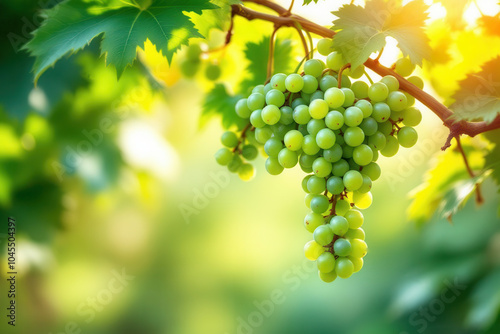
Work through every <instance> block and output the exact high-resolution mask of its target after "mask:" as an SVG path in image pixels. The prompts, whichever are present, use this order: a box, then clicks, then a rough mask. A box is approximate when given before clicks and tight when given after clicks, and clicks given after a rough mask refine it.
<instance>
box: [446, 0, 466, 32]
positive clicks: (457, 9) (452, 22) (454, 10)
mask: <svg viewBox="0 0 500 334" xmlns="http://www.w3.org/2000/svg"><path fill="white" fill-rule="evenodd" d="M438 1H439V2H441V4H442V5H443V7H444V8H446V22H447V24H448V25H449V26H450V27H451V28H453V29H460V28H462V27H463V26H464V20H463V15H464V11H465V9H466V8H467V6H468V5H469V4H470V2H471V0H438Z"/></svg>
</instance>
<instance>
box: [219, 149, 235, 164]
mask: <svg viewBox="0 0 500 334" xmlns="http://www.w3.org/2000/svg"><path fill="white" fill-rule="evenodd" d="M232 159H233V152H231V151H230V150H228V149H227V148H225V147H223V148H221V149H219V150H218V151H217V152H215V161H217V163H218V164H219V165H221V166H226V165H227V164H228V163H230V162H231V160H232Z"/></svg>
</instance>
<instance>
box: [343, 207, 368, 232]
mask: <svg viewBox="0 0 500 334" xmlns="http://www.w3.org/2000/svg"><path fill="white" fill-rule="evenodd" d="M344 217H345V219H347V221H348V222H349V228H350V229H357V228H360V227H361V226H362V225H363V220H364V217H363V214H362V213H361V212H359V211H358V210H355V209H351V210H349V211H347V212H346V214H345V215H344Z"/></svg>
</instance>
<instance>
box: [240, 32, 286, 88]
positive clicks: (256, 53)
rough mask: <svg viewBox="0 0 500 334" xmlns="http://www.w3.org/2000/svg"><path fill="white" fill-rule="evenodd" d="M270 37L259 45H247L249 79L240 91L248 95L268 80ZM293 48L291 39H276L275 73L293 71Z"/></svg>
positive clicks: (244, 82) (242, 83)
mask: <svg viewBox="0 0 500 334" xmlns="http://www.w3.org/2000/svg"><path fill="white" fill-rule="evenodd" d="M269 40H270V37H269V36H267V37H264V38H263V39H262V40H261V41H260V42H258V43H253V42H250V43H247V45H246V49H245V57H246V59H248V61H249V64H248V66H247V68H246V72H247V74H248V75H247V77H246V78H245V79H243V81H242V82H241V84H240V91H241V92H242V94H246V93H247V92H248V90H249V89H250V88H252V87H254V86H257V85H262V84H264V82H265V81H266V79H267V59H268V57H269ZM293 60H294V59H293V47H292V41H291V40H289V39H280V38H278V39H276V44H275V47H274V66H273V69H274V72H273V74H274V73H285V74H286V73H290V72H291V71H292V70H293V66H292V62H293Z"/></svg>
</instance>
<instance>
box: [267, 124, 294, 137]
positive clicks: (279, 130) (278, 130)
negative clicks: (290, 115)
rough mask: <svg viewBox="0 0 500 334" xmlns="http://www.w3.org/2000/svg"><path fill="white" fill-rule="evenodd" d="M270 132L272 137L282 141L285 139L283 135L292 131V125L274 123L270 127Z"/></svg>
mask: <svg viewBox="0 0 500 334" xmlns="http://www.w3.org/2000/svg"><path fill="white" fill-rule="evenodd" d="M270 128H271V130H272V131H273V135H274V137H275V138H276V139H279V140H281V141H283V140H284V139H285V135H286V133H287V132H288V131H290V130H292V129H293V125H292V126H290V125H283V124H280V123H276V124H274V125H271V126H270Z"/></svg>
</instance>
